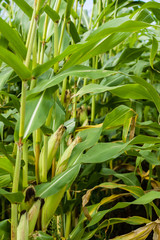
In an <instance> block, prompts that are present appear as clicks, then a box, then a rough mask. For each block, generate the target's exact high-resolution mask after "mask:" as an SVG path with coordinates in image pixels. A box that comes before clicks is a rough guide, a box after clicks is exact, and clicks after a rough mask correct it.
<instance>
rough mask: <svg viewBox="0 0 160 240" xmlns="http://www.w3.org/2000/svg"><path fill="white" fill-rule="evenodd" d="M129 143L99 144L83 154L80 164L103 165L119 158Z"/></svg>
mask: <svg viewBox="0 0 160 240" xmlns="http://www.w3.org/2000/svg"><path fill="white" fill-rule="evenodd" d="M127 145H128V143H114V142H109V143H97V144H96V145H95V146H94V147H92V148H91V149H89V150H88V151H87V152H86V153H85V154H83V155H82V156H81V157H80V159H79V162H80V163H82V162H83V163H102V162H105V161H107V160H111V159H114V158H117V157H118V156H119V155H121V154H122V153H123V152H124V151H125V150H126V147H127Z"/></svg>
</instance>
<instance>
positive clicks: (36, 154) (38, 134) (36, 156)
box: [35, 128, 41, 184]
mask: <svg viewBox="0 0 160 240" xmlns="http://www.w3.org/2000/svg"><path fill="white" fill-rule="evenodd" d="M40 141H41V132H40V128H38V129H37V130H36V144H35V175H36V182H37V184H38V182H39V168H38V163H39V155H40Z"/></svg>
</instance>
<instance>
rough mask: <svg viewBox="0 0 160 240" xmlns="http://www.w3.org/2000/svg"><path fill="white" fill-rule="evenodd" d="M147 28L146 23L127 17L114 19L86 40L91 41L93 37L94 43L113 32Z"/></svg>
mask: <svg viewBox="0 0 160 240" xmlns="http://www.w3.org/2000/svg"><path fill="white" fill-rule="evenodd" d="M149 26H150V24H148V23H145V22H141V21H133V20H130V19H129V17H122V18H116V19H112V20H110V21H108V22H106V23H104V24H102V25H101V26H100V27H99V28H98V29H96V30H95V31H94V32H93V33H91V34H90V36H89V37H88V38H87V40H91V39H93V37H94V41H95V40H98V39H100V38H102V37H106V36H107V35H108V34H111V33H115V32H135V31H139V30H140V29H143V28H146V27H149Z"/></svg>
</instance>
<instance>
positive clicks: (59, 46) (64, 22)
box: [58, 17, 66, 54]
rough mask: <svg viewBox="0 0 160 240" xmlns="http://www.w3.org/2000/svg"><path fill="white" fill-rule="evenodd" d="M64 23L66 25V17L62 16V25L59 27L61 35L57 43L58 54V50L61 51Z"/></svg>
mask: <svg viewBox="0 0 160 240" xmlns="http://www.w3.org/2000/svg"><path fill="white" fill-rule="evenodd" d="M65 25H66V18H65V17H64V20H63V25H62V29H61V35H60V39H59V45H58V54H60V51H61V46H62V40H63V36H64V30H65Z"/></svg>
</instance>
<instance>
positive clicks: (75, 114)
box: [72, 77, 77, 118]
mask: <svg viewBox="0 0 160 240" xmlns="http://www.w3.org/2000/svg"><path fill="white" fill-rule="evenodd" d="M76 93H77V77H75V79H74V95H75V94H76ZM72 116H73V118H76V116H77V97H76V96H74V97H73V115H72Z"/></svg>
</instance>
